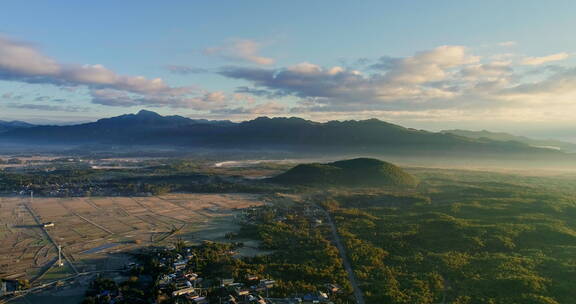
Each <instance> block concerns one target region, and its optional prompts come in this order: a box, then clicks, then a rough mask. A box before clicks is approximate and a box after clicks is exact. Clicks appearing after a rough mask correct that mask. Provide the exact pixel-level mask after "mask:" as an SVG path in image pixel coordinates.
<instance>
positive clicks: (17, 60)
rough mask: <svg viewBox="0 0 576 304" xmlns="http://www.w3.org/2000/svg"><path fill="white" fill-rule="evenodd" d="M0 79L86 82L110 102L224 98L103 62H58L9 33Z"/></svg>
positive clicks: (194, 102)
mask: <svg viewBox="0 0 576 304" xmlns="http://www.w3.org/2000/svg"><path fill="white" fill-rule="evenodd" d="M0 80H7V81H19V82H26V83H40V84H52V85H56V86H59V87H62V88H63V89H70V88H74V87H78V86H84V87H88V88H89V89H90V96H91V97H92V98H93V100H92V102H93V103H96V104H101V105H109V106H135V105H142V104H146V105H154V106H168V107H189V108H193V109H206V108H208V107H207V106H206V103H203V102H201V101H204V100H206V101H214V100H215V99H218V100H217V102H218V103H222V102H223V97H222V96H221V95H219V94H220V93H218V92H213V93H210V92H205V91H203V90H198V89H197V88H195V87H192V86H185V87H171V86H169V85H168V84H166V83H165V82H164V80H162V79H161V78H152V79H151V78H147V77H144V76H127V75H120V74H117V73H116V72H114V71H112V70H110V69H108V68H106V67H105V66H103V65H100V64H83V65H80V64H63V63H59V62H57V61H56V60H54V59H52V58H50V57H48V56H46V55H44V54H42V53H41V52H40V51H39V50H38V49H36V48H35V47H34V46H32V45H30V44H27V43H24V42H20V41H16V40H13V39H9V38H6V37H0ZM198 94H205V95H204V96H198ZM214 103H215V102H212V103H211V104H214ZM45 108H46V107H45ZM46 109H48V108H46Z"/></svg>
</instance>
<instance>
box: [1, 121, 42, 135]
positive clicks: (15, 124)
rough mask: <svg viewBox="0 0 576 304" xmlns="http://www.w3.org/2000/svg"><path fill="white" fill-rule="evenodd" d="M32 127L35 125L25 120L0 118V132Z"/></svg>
mask: <svg viewBox="0 0 576 304" xmlns="http://www.w3.org/2000/svg"><path fill="white" fill-rule="evenodd" d="M30 127H34V125H33V124H29V123H27V122H23V121H18V120H14V121H3V120H0V133H3V132H7V131H10V130H14V129H21V128H30Z"/></svg>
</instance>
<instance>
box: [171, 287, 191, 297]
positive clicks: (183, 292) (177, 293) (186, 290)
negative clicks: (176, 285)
mask: <svg viewBox="0 0 576 304" xmlns="http://www.w3.org/2000/svg"><path fill="white" fill-rule="evenodd" d="M195 290H196V289H195V288H194V287H187V288H182V289H178V290H175V291H173V292H172V296H173V297H178V296H183V295H187V294H191V293H194V291H195Z"/></svg>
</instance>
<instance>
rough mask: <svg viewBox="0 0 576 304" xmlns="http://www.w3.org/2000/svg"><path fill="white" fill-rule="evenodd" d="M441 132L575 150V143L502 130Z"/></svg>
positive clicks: (568, 150) (567, 150)
mask: <svg viewBox="0 0 576 304" xmlns="http://www.w3.org/2000/svg"><path fill="white" fill-rule="evenodd" d="M440 132H441V133H446V134H453V135H458V136H462V137H467V138H472V139H478V140H482V139H487V140H492V141H514V142H519V143H523V144H526V145H529V146H533V147H541V148H548V149H557V150H562V151H566V152H576V144H573V143H569V142H564V141H560V140H552V139H534V138H530V137H526V136H518V135H513V134H509V133H504V132H490V131H487V130H482V131H469V130H459V129H456V130H443V131H440Z"/></svg>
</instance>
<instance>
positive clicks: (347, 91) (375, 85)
mask: <svg viewBox="0 0 576 304" xmlns="http://www.w3.org/2000/svg"><path fill="white" fill-rule="evenodd" d="M478 60H479V58H478V57H476V56H471V55H469V54H467V52H466V48H464V47H461V46H442V47H438V48H436V49H434V50H430V51H425V52H419V53H416V54H415V55H414V56H412V57H407V58H389V57H383V58H381V59H380V62H379V66H377V67H374V66H373V67H372V69H375V68H378V69H380V71H378V72H377V73H372V74H365V73H363V72H361V71H358V70H354V69H348V68H344V67H340V66H333V67H322V66H319V65H316V64H312V63H308V62H304V63H300V64H296V65H293V66H289V67H286V68H281V69H266V68H248V67H225V68H223V69H222V70H221V71H220V74H221V75H224V76H226V77H230V78H235V79H244V80H248V81H250V82H252V83H253V84H254V88H247V87H242V88H241V90H242V91H243V92H247V93H251V92H252V93H255V95H259V96H271V97H273V96H286V95H293V96H296V97H300V98H303V99H308V100H313V101H314V102H315V103H317V104H318V105H323V106H326V105H331V106H334V105H337V104H338V105H348V106H349V107H354V104H363V105H365V106H367V104H372V105H374V106H385V107H387V106H389V105H390V103H395V102H398V101H404V102H405V103H414V102H419V101H421V100H423V99H434V98H450V97H452V96H454V95H455V94H456V93H457V92H455V91H457V90H458V88H456V87H450V85H448V84H446V83H442V82H443V81H447V80H449V79H451V78H453V77H454V76H455V71H454V69H455V68H458V67H462V66H467V65H471V64H475V63H477V62H478Z"/></svg>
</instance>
